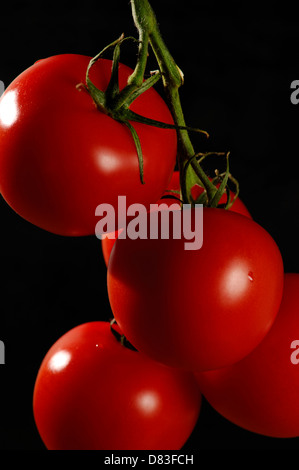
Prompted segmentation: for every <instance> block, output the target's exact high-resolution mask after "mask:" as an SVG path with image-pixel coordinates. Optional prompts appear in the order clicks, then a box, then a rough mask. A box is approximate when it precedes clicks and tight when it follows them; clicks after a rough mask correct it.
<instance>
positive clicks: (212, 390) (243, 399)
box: [196, 273, 299, 438]
mask: <svg viewBox="0 0 299 470" xmlns="http://www.w3.org/2000/svg"><path fill="white" fill-rule="evenodd" d="M298 291H299V274H295V273H287V274H285V282H284V292H283V298H282V303H281V307H280V310H279V313H278V315H277V318H276V320H275V322H274V325H273V326H272V328H271V330H270V331H269V333H268V334H267V336H266V337H265V339H264V340H263V341H262V342H261V343H260V344H259V346H258V347H257V348H256V349H255V350H254V351H253V352H252V353H251V354H249V355H248V356H247V357H246V358H244V359H243V360H242V361H240V362H238V363H237V364H235V365H233V366H231V367H226V368H223V369H221V370H217V371H210V372H205V373H200V374H196V375H197V379H198V383H199V385H200V388H201V390H202V392H203V394H204V395H205V397H206V399H207V400H208V401H209V403H210V404H211V405H212V406H213V407H214V408H215V409H216V410H217V411H218V412H219V413H220V414H221V415H223V416H224V417H225V418H227V419H228V420H230V421H232V422H233V423H235V424H237V425H238V426H241V427H242V428H245V429H247V430H249V431H252V432H255V433H259V434H262V435H265V436H270V437H279V438H290V437H298V436H299V407H298V401H299V360H298V357H299V341H298V338H299V316H298V312H299V299H298Z"/></svg>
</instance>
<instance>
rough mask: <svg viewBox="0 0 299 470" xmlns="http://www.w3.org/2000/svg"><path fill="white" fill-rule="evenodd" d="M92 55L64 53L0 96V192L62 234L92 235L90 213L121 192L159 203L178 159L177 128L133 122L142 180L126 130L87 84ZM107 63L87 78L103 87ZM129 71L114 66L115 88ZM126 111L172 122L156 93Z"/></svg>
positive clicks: (131, 198) (24, 75) (32, 219)
mask: <svg viewBox="0 0 299 470" xmlns="http://www.w3.org/2000/svg"><path fill="white" fill-rule="evenodd" d="M89 61H90V57H86V56H83V55H76V54H62V55H57V56H52V57H49V58H46V59H42V60H39V61H38V62H36V63H35V64H34V65H32V66H31V67H29V68H28V69H27V70H25V71H24V72H23V73H21V74H20V75H19V76H18V77H17V78H16V79H15V80H14V81H13V82H12V83H11V84H10V85H9V86H8V88H7V89H6V91H5V92H4V94H3V95H2V96H1V99H0V191H1V194H2V196H3V197H4V199H5V200H6V201H7V203H8V204H9V205H10V206H11V207H12V208H13V209H14V210H15V212H17V213H18V214H19V215H20V216H22V217H23V218H25V219H26V220H27V221H29V222H31V223H33V224H34V225H37V226H38V227H41V228H43V229H45V230H47V231H50V232H53V233H55V234H59V235H69V236H82V235H92V234H94V233H95V224H96V219H95V210H96V207H97V206H98V205H100V204H103V203H105V204H111V205H112V206H113V207H114V208H115V211H116V220H117V198H118V196H119V195H122V196H126V197H127V205H129V204H132V203H142V204H144V205H145V206H147V205H148V204H150V203H151V202H153V201H156V200H158V199H159V197H160V196H161V195H162V194H163V191H164V189H165V188H166V187H167V184H168V182H169V180H170V178H171V174H172V172H173V169H174V165H175V159H176V147H177V139H176V132H175V131H174V130H165V129H158V128H156V127H152V126H146V125H144V124H139V123H132V125H133V126H134V127H135V129H136V131H137V133H138V136H139V139H140V142H141V147H142V152H143V159H144V182H145V184H142V183H141V181H140V176H139V163H138V158H137V153H136V147H135V144H134V141H133V138H132V135H131V133H130V131H129V129H128V128H127V127H126V126H125V125H124V124H121V123H119V122H117V121H115V120H114V119H112V118H111V117H109V116H107V115H106V114H104V113H102V112H100V111H99V110H98V109H97V108H96V106H95V104H94V102H93V100H92V98H91V96H90V95H89V93H88V92H87V91H86V90H85V89H84V88H83V87H82V86H79V87H78V85H79V84H80V83H81V84H82V83H84V81H85V75H86V69H87V66H88V64H89ZM111 64H112V61H110V60H106V59H100V60H99V61H98V62H96V63H95V65H94V66H93V67H92V68H91V70H90V79H91V80H92V82H93V83H94V84H95V85H96V86H97V87H98V88H99V89H100V90H105V89H106V87H107V85H108V82H109V79H110V74H111ZM131 72H132V70H131V69H130V68H129V67H127V66H125V65H123V64H121V65H120V67H119V81H120V88H123V87H124V86H125V84H126V80H127V78H128V76H129V75H130V73H131ZM131 109H132V110H133V111H135V112H137V113H139V114H141V115H143V116H146V117H148V118H152V119H156V120H159V121H163V122H167V123H172V122H173V121H172V118H171V114H170V111H169V110H168V108H167V106H166V104H165V103H164V101H163V99H162V98H161V97H160V95H159V94H158V93H157V92H156V91H155V90H154V89H150V90H148V91H146V92H145V93H144V94H142V96H140V97H139V98H138V99H137V100H136V101H135V102H134V103H133V104H132V105H131Z"/></svg>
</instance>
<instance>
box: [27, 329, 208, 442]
mask: <svg viewBox="0 0 299 470" xmlns="http://www.w3.org/2000/svg"><path fill="white" fill-rule="evenodd" d="M118 332H119V333H120V334H121V331H120V330H119V328H118ZM200 407H201V394H200V392H199V388H198V385H197V383H196V380H195V377H194V375H193V374H190V373H188V372H185V371H180V370H176V369H173V368H169V367H165V366H163V365H161V364H158V363H156V362H154V361H152V360H151V359H149V358H148V357H147V356H145V355H143V354H142V353H139V352H137V351H134V350H132V349H129V348H127V347H126V346H124V345H123V344H122V343H121V342H120V341H119V340H118V339H116V338H115V337H114V335H113V333H112V332H111V331H110V325H109V323H108V322H90V323H85V324H82V325H79V326H77V327H75V328H73V329H72V330H70V331H68V332H67V333H65V334H64V335H63V336H62V337H61V338H60V339H58V341H57V342H56V343H55V344H54V345H53V346H52V347H51V348H50V350H49V351H48V353H47V354H46V356H45V358H44V359H43V361H42V364H41V366H40V369H39V371H38V374H37V378H36V382H35V387H34V396H33V411H34V418H35V422H36V426H37V429H38V431H39V434H40V436H41V439H42V440H43V442H44V444H45V446H46V447H47V449H49V450H146V449H149V450H156V449H164V450H165V449H168V450H177V449H180V448H181V447H182V446H183V445H184V444H185V442H186V441H187V440H188V438H189V436H190V435H191V433H192V431H193V428H194V426H195V424H196V422H197V419H198V416H199V412H200Z"/></svg>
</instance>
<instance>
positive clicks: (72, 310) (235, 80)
mask: <svg viewBox="0 0 299 470" xmlns="http://www.w3.org/2000/svg"><path fill="white" fill-rule="evenodd" d="M151 4H152V6H153V7H154V10H155V11H156V14H157V17H158V20H159V23H160V27H161V31H162V33H163V36H164V39H165V41H166V43H167V45H168V47H169V49H170V51H171V52H172V54H173V56H174V58H175V60H176V62H177V64H178V65H179V67H180V68H181V69H182V70H183V72H184V75H185V85H184V87H183V88H182V89H181V99H182V104H183V109H184V113H185V118H186V121H187V123H188V124H189V125H192V126H195V127H196V126H197V127H200V128H203V129H205V130H207V131H208V132H209V133H210V139H209V141H208V142H207V143H206V142H205V141H204V140H203V139H202V137H196V136H195V137H193V142H194V145H195V147H196V150H197V151H203V150H211V151H212V150H215V151H230V152H231V171H232V173H233V174H234V176H235V177H236V178H237V179H238V180H239V182H240V187H241V192H240V197H241V199H242V200H243V202H244V203H245V204H246V205H247V207H248V209H249V210H250V211H251V214H252V216H253V218H254V219H255V220H256V221H257V222H259V223H260V224H261V225H262V226H263V227H264V228H266V229H267V230H268V231H269V233H270V234H271V235H272V236H273V238H274V239H275V240H276V242H277V243H278V245H279V247H280V249H281V253H282V255H283V259H284V264H285V271H288V272H290V271H299V255H298V249H297V247H298V243H297V239H298V235H297V233H298V232H297V226H298V222H297V221H298V206H299V189H298V187H297V180H298V178H297V173H298V164H297V161H298V157H299V155H298V146H297V133H298V113H299V106H298V107H296V106H295V105H293V104H291V101H290V94H291V89H290V84H291V82H292V81H293V80H295V79H299V70H298V62H297V57H298V41H299V20H298V19H297V18H296V16H295V15H294V13H293V5H292V4H286V3H285V2H284V7H283V10H281V6H280V5H279V3H278V2H276V4H275V3H274V4H272V5H271V9H266V10H265V12H264V13H261V11H263V9H257V8H256V6H254V5H253V4H252V2H229V3H227V2H223V4H222V6H220V7H219V5H218V4H217V3H215V2H213V1H208V0H205V1H199V2H198V1H193V0H185V1H184V2H173V1H168V0H167V1H166V0H163V1H157V0H153V1H152V2H151ZM10 5H11V6H10ZM10 5H6V6H5V5H2V6H1V29H0V47H1V51H0V57H1V59H0V79H1V80H2V81H3V82H4V83H5V85H6V86H8V84H9V83H10V82H11V81H12V80H13V79H14V78H15V77H16V76H17V75H18V74H19V73H21V72H22V71H23V70H24V69H25V68H27V67H28V66H30V65H31V64H32V63H33V62H34V61H36V60H37V59H39V58H43V57H47V56H50V55H54V54H60V53H80V54H86V55H89V56H94V55H96V54H97V53H98V52H99V51H100V50H101V49H102V48H103V47H104V46H105V45H107V44H109V43H110V42H112V41H113V40H114V39H116V38H117V37H118V36H119V35H120V34H121V33H122V32H124V33H125V34H126V35H135V36H136V35H137V33H136V30H135V27H134V25H133V21H132V18H131V9H130V4H129V1H128V0H127V1H121V0H114V1H112V0H111V1H110V2H101V1H89V2H82V1H81V2H75V1H73V2H59V3H58V2H40V3H37V2H19V3H17V2H13V3H11V4H10ZM135 54H136V50H135V49H131V50H130V48H129V47H128V46H125V48H124V50H123V53H122V61H123V62H125V63H127V64H128V65H131V66H134V63H135V62H134V61H135ZM0 220H1V232H0V234H1V243H0V263H1V264H0V266H1V273H2V280H1V330H0V339H1V340H2V341H4V343H5V347H6V365H4V366H1V371H0V374H1V375H0V383H1V392H2V397H1V420H0V429H1V433H2V434H3V435H2V437H1V440H0V448H2V449H8V450H44V446H43V444H42V442H41V440H40V438H39V435H38V433H37V431H36V428H35V425H34V421H33V416H32V405H31V403H32V391H33V386H34V380H35V377H36V373H37V370H38V367H39V365H40V362H41V360H42V358H43V356H44V354H45V353H46V352H47V350H48V349H49V348H50V347H51V345H52V344H53V343H54V342H55V341H56V340H57V339H58V338H59V337H60V336H61V335H62V334H63V333H65V332H66V331H67V330H69V329H71V328H72V327H73V326H76V325H78V324H80V323H83V322H86V321H92V320H102V319H103V320H106V319H110V318H111V311H110V307H109V303H108V298H107V292H106V284H105V280H106V267H105V264H104V261H103V257H102V253H101V245H100V242H99V240H97V239H96V238H95V237H84V238H64V237H60V236H56V235H52V234H50V233H47V232H45V231H43V230H41V229H39V228H37V227H34V226H32V225H31V224H30V223H28V222H26V221H25V220H23V219H21V218H20V217H19V216H18V215H16V214H15V213H14V212H13V211H12V210H11V209H10V208H9V207H8V205H7V204H6V203H5V202H4V201H3V200H2V199H1V200H0ZM298 334H299V332H298ZM294 335H295V336H296V332H294ZM278 406H279V404H278ZM298 444H299V438H298V439H272V438H267V437H262V436H259V435H256V434H253V433H249V432H246V431H244V430H242V429H240V428H238V427H237V426H234V425H233V424H231V423H229V422H228V421H226V420H225V419H223V418H221V417H220V416H219V415H218V414H217V413H216V412H214V411H213V410H212V409H211V408H210V407H209V405H208V404H207V403H205V402H204V403H203V407H202V412H201V416H200V420H199V422H198V425H197V427H196V428H195V430H194V432H193V434H192V436H191V437H190V439H189V441H188V442H187V444H186V446H185V448H184V450H185V451H186V452H187V450H188V451H195V450H211V449H215V450H218V449H231V450H233V449H262V450H267V449H296V448H297V446H298Z"/></svg>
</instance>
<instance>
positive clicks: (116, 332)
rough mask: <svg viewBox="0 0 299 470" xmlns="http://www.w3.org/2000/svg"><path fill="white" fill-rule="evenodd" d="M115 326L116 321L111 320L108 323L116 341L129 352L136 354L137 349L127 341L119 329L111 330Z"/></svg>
mask: <svg viewBox="0 0 299 470" xmlns="http://www.w3.org/2000/svg"><path fill="white" fill-rule="evenodd" d="M114 325H115V326H117V323H116V320H115V319H114V318H113V319H112V320H111V321H110V331H111V333H112V334H113V336H114V337H115V338H116V339H117V341H118V342H119V343H120V344H121V345H122V346H123V347H125V348H128V349H131V351H135V352H138V351H137V349H136V348H135V347H134V346H133V345H132V344H131V343H130V342H129V341H128V340H127V338H126V337H125V335H124V334H123V333H121V332H120V330H119V329H115V328H113V326H114Z"/></svg>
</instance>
